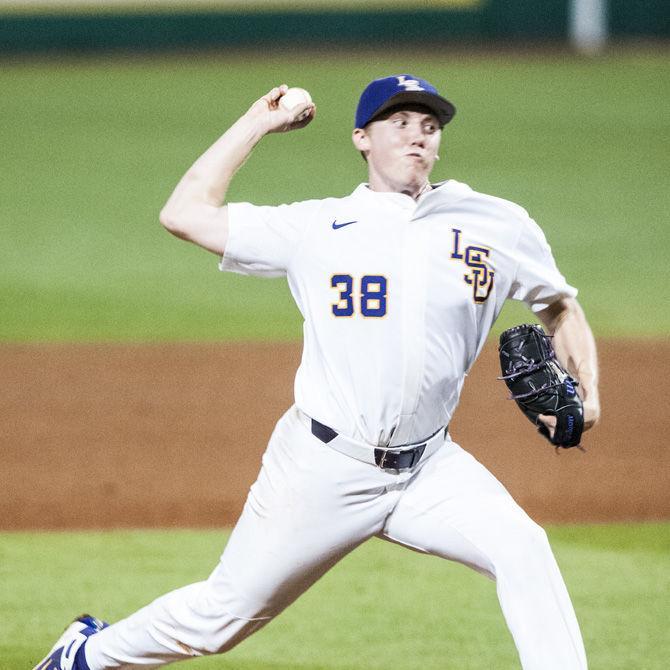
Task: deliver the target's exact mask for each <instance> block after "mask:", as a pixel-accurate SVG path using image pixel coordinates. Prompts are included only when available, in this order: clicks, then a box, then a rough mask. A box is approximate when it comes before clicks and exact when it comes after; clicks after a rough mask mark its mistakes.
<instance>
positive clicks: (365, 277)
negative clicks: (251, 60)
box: [37, 74, 599, 670]
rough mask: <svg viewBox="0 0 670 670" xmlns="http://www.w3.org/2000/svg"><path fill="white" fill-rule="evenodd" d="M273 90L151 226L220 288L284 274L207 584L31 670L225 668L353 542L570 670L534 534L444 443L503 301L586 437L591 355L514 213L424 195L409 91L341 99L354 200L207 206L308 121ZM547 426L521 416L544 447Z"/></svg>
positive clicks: (525, 657) (568, 614) (558, 580)
mask: <svg viewBox="0 0 670 670" xmlns="http://www.w3.org/2000/svg"><path fill="white" fill-rule="evenodd" d="M286 91H287V87H286V86H279V87H277V88H274V89H272V90H271V91H270V92H269V93H267V94H266V95H264V96H263V97H261V98H260V99H259V100H257V101H256V102H255V103H254V104H253V105H252V106H251V108H250V109H249V110H248V111H247V112H246V113H245V114H244V115H243V116H242V117H241V118H240V119H239V120H238V121H237V122H236V123H234V124H233V126H232V127H231V128H230V129H229V130H228V131H227V132H226V133H225V134H224V135H223V136H222V137H221V138H220V139H219V140H217V141H216V142H215V143H214V144H213V145H212V146H211V147H210V148H209V149H208V150H207V151H206V152H205V153H204V154H203V155H202V156H201V157H200V158H199V159H198V160H197V161H196V162H195V164H194V165H193V166H192V167H191V168H190V169H189V170H188V172H187V173H186V174H185V175H184V177H183V178H182V180H181V181H180V182H179V184H178V185H177V187H176V188H175V190H174V192H173V194H172V195H171V197H170V199H169V200H168V202H167V204H166V205H165V207H164V209H163V211H162V212H161V217H160V218H161V222H162V223H163V225H164V226H165V227H166V228H167V229H168V230H169V231H170V232H171V233H173V234H175V235H176V236H178V237H180V238H182V239H185V240H189V241H191V242H194V243H195V244H197V245H200V246H201V247H204V248H205V249H207V250H209V251H211V252H213V253H215V254H216V255H217V256H218V257H219V258H220V263H219V267H220V269H221V270H226V271H232V272H239V273H242V274H251V275H258V276H263V277H276V276H286V277H287V278H288V283H289V286H290V289H291V292H292V294H293V297H294V299H295V301H296V303H297V305H298V307H299V308H300V311H301V314H302V316H303V318H304V351H303V356H302V361H301V364H300V367H299V369H298V372H297V376H296V380H295V404H294V405H293V406H292V407H291V408H290V409H289V410H288V411H287V412H286V413H285V414H284V416H282V417H281V418H280V419H279V421H278V422H277V425H276V427H275V430H274V432H273V434H272V437H271V439H270V442H269V445H268V448H267V451H266V452H265V454H264V456H263V463H262V468H261V470H260V473H259V476H258V479H257V481H256V482H255V483H254V484H253V486H252V487H251V490H250V492H249V496H248V499H247V502H246V504H245V507H244V510H243V512H242V515H241V517H240V519H239V521H238V523H237V525H236V527H235V529H234V530H233V532H232V535H231V536H230V539H229V541H228V544H227V546H226V548H225V551H224V553H223V555H222V557H221V560H220V562H219V564H218V565H217V566H216V568H215V569H214V571H213V572H212V574H211V575H210V576H209V578H208V579H207V580H206V581H203V582H200V583H197V584H191V585H190V586H186V587H184V588H181V589H178V590H176V591H174V592H172V593H168V594H167V595H165V596H162V597H160V598H158V599H157V600H156V601H154V602H153V603H151V604H149V605H148V606H146V607H144V608H143V609H141V610H139V611H138V612H136V613H135V614H132V615H131V616H129V617H128V618H126V619H124V620H122V621H119V622H118V623H115V624H113V625H107V624H106V623H104V622H102V621H100V620H98V619H95V618H93V617H90V616H85V617H82V618H80V619H78V620H76V621H75V622H74V623H73V624H72V625H71V626H70V627H69V628H68V629H67V630H66V632H65V633H64V634H63V636H62V637H61V638H60V639H59V640H58V642H57V643H56V645H55V646H54V648H53V649H52V650H51V651H50V652H49V654H48V656H47V657H46V658H45V659H44V660H43V661H42V662H41V663H40V664H39V665H38V666H37V668H39V669H40V670H46V669H47V668H50V669H58V670H73V669H74V670H102V669H103V668H149V667H152V668H153V667H159V666H161V665H163V664H167V663H170V662H173V661H178V660H184V659H188V658H191V657H197V656H203V655H207V654H220V653H223V652H226V651H228V650H229V649H231V648H232V647H234V646H235V645H237V644H238V643H239V642H241V641H242V640H244V639H245V638H246V637H247V636H249V635H251V634H252V633H253V632H255V631H257V630H258V629H259V628H261V627H262V626H264V625H265V624H266V623H268V622H269V621H270V620H271V619H272V618H273V617H275V616H277V615H278V614H279V613H280V612H281V611H282V610H283V609H284V608H286V607H287V606H288V605H289V604H290V603H292V602H293V601H294V600H295V599H296V598H297V597H298V596H300V594H302V593H303V592H304V591H305V590H306V589H307V588H309V586H310V585H312V584H313V583H314V582H316V581H317V580H318V579H319V578H320V577H321V576H322V575H323V574H324V573H325V572H326V571H327V570H328V569H329V568H331V567H332V566H333V565H334V564H335V563H337V562H338V561H339V560H340V559H341V558H342V557H343V556H345V555H346V554H347V553H348V552H350V551H351V550H353V549H354V548H355V547H357V546H358V545H360V544H361V543H363V542H365V541H366V540H367V539H369V538H370V537H372V536H376V537H379V538H382V539H386V540H389V541H391V542H394V543H398V544H402V545H404V546H406V547H409V548H411V549H414V550H417V551H420V552H424V553H428V554H434V555H437V556H442V557H444V558H447V559H449V560H453V561H459V562H461V563H463V564H465V565H467V566H469V567H471V568H473V569H474V570H477V571H478V572H481V573H483V574H484V575H487V576H488V577H490V578H491V579H494V580H495V581H496V584H497V593H498V597H499V601H500V605H501V608H502V613H503V615H504V617H505V620H506V622H507V625H508V627H509V630H510V631H511V634H512V636H513V639H514V642H515V644H516V647H517V650H518V653H519V657H520V662H521V666H522V667H523V668H524V669H525V670H577V669H580V670H581V669H584V668H586V656H585V652H584V647H583V643H582V639H581V635H580V631H579V626H578V623H577V619H576V617H575V614H574V611H573V608H572V604H571V602H570V598H569V596H568V593H567V590H566V588H565V585H564V582H563V579H562V577H561V574H560V572H559V569H558V567H557V565H556V561H555V560H554V557H553V554H552V551H551V549H550V547H549V544H548V542H547V537H546V535H545V533H544V531H543V530H542V529H541V528H540V527H539V526H538V525H537V524H535V523H534V522H533V521H532V520H531V519H530V518H529V517H528V516H527V515H526V513H525V512H524V511H523V510H522V509H521V508H520V507H519V506H518V505H517V504H516V503H515V501H514V500H513V499H512V498H511V496H510V495H509V493H508V492H507V491H506V490H505V488H504V487H503V486H502V485H501V484H500V483H499V482H498V481H497V480H496V479H495V478H494V477H493V476H492V475H491V474H490V473H489V472H488V470H487V469H486V468H485V467H484V466H483V465H481V464H480V463H479V462H477V461H476V460H475V459H474V458H473V457H472V456H471V455H470V454H469V453H467V452H466V451H465V450H463V449H462V448H461V447H460V446H459V445H457V444H456V443H454V442H453V440H452V439H451V437H450V434H449V422H450V420H451V417H452V415H453V413H454V410H455V408H456V405H457V403H458V398H459V394H460V391H461V387H462V385H463V380H464V377H465V375H466V373H467V371H468V370H469V369H470V367H471V366H472V364H473V363H474V361H475V359H476V358H477V355H478V354H479V352H480V350H481V349H482V347H483V346H484V343H485V341H486V338H487V335H488V333H489V330H490V328H491V325H492V324H493V322H494V321H495V319H496V317H497V316H498V314H499V313H500V310H501V308H502V306H503V303H504V301H505V300H506V299H507V298H512V299H516V300H523V301H524V302H526V303H527V304H528V306H529V307H530V308H531V310H532V311H533V312H534V313H535V314H536V315H537V317H538V318H539V319H540V320H541V321H542V322H543V323H544V325H545V327H546V328H547V329H548V330H549V331H550V332H551V333H553V335H554V340H553V341H554V346H555V349H556V352H557V355H558V358H559V359H560V360H561V361H562V362H563V363H564V365H566V366H567V367H568V368H569V369H570V371H571V373H572V375H573V376H574V377H576V378H578V379H579V382H580V384H581V386H580V389H581V394H582V399H583V401H584V420H585V428H587V429H588V428H590V427H591V426H592V425H593V424H594V423H595V422H596V420H597V419H598V415H599V405H598V389H597V364H596V352H595V344H594V340H593V336H592V334H591V331H590V329H589V327H588V325H587V322H586V320H585V317H584V314H583V312H582V310H581V309H580V307H579V305H578V303H577V302H576V300H575V295H576V291H575V289H574V288H572V287H571V286H570V285H568V284H567V283H566V281H565V279H564V277H563V276H562V275H561V274H560V272H559V271H558V269H557V267H556V264H555V262H554V259H553V257H552V254H551V251H550V248H549V246H548V245H547V242H546V240H545V238H544V235H543V234H542V232H541V231H540V229H539V228H538V226H537V225H536V224H535V222H534V221H533V220H532V219H531V218H530V217H529V215H528V214H527V213H526V211H525V210H524V209H522V208H521V207H519V206H518V205H515V204H513V203H511V202H508V201H506V200H502V199H500V198H496V197H492V196H489V195H483V194H481V193H477V192H476V191H474V190H472V189H471V188H470V187H469V186H466V185H465V184H463V183H459V182H457V181H453V180H447V181H444V182H442V183H436V184H432V183H431V182H430V181H429V175H430V173H431V169H432V167H433V165H434V163H435V161H436V160H437V157H438V156H437V153H438V149H439V145H440V138H441V134H442V129H443V127H444V126H445V125H446V124H447V123H449V121H451V119H452V118H453V116H454V113H455V109H454V106H453V105H452V104H451V103H450V102H449V101H448V100H446V99H445V98H444V97H442V96H441V95H439V94H438V92H437V90H436V89H435V88H434V87H433V86H432V85H431V84H430V83H428V82H427V81H424V80H423V79H420V78H418V77H414V76H411V75H409V74H405V75H398V76H390V77H385V78H382V79H377V80H375V81H373V82H371V83H370V84H369V85H368V86H367V88H365V90H364V91H363V93H362V95H361V97H360V101H359V104H358V108H357V110H356V117H355V124H354V125H355V128H354V131H353V144H354V147H355V148H356V149H357V150H358V151H359V152H360V153H361V154H362V155H363V157H364V158H365V161H366V163H367V171H368V182H367V183H364V184H361V185H360V186H358V187H357V188H356V189H355V190H354V191H353V193H351V195H348V196H345V197H341V198H326V199H323V200H308V201H304V202H296V203H293V204H284V205H280V206H276V207H275V206H257V205H253V204H249V203H232V204H225V197H226V191H227V189H228V186H229V183H230V181H231V179H232V177H233V175H234V174H235V172H236V171H237V169H238V168H239V167H240V166H241V165H242V164H243V163H244V161H245V160H246V159H247V158H248V157H249V155H250V153H251V151H252V149H253V148H254V146H255V145H256V144H257V143H258V142H259V141H260V140H261V139H262V138H263V137H264V136H265V135H266V134H268V133H271V132H280V131H290V130H294V129H298V128H302V127H303V126H306V125H307V124H309V123H310V122H311V121H312V120H313V119H314V117H315V113H316V108H315V106H314V105H313V104H312V103H309V102H304V103H302V104H299V105H297V106H295V107H293V108H292V109H285V108H284V106H283V105H281V104H279V103H280V100H281V98H282V96H283V95H285V94H286ZM305 113H306V116H305ZM303 117H304V118H303ZM553 420H554V418H553V417H548V416H546V417H544V418H543V421H544V422H545V425H546V426H547V429H548V430H550V431H551V430H552V429H553V426H552V421H553ZM445 634H448V632H446V631H445Z"/></svg>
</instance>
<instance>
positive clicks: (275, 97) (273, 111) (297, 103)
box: [249, 84, 316, 133]
mask: <svg viewBox="0 0 670 670" xmlns="http://www.w3.org/2000/svg"><path fill="white" fill-rule="evenodd" d="M289 90H291V91H302V89H289V87H288V86H287V85H286V84H282V85H281V86H276V87H275V88H273V89H272V90H270V91H268V92H267V93H266V94H265V95H264V96H262V97H261V98H259V99H258V100H257V101H256V102H255V103H254V104H253V105H252V106H251V109H250V110H249V113H250V114H252V115H253V116H255V117H256V118H257V119H258V121H259V123H261V124H263V130H264V132H266V133H283V132H287V131H289V130H298V129H299V128H304V127H305V126H306V125H307V124H309V123H310V122H311V121H312V119H313V118H314V116H315V114H316V105H314V103H313V102H312V100H311V98H310V97H309V94H308V93H307V92H306V91H305V92H304V93H305V95H304V96H303V97H302V98H301V97H300V96H296V97H295V98H293V96H290V97H291V98H292V103H291V104H290V105H285V104H282V98H284V97H285V96H286V95H287V93H289Z"/></svg>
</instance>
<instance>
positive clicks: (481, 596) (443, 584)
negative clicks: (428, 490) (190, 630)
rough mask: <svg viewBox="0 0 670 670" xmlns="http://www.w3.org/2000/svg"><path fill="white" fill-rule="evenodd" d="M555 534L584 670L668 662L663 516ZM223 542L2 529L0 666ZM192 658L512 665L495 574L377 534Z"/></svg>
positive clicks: (208, 535)
mask: <svg viewBox="0 0 670 670" xmlns="http://www.w3.org/2000/svg"><path fill="white" fill-rule="evenodd" d="M549 536H550V539H551V542H552V546H553V547H554V551H555V553H556V556H557V558H558V561H559V564H560V565H561V570H562V572H563V575H564V578H565V580H566V582H567V584H568V588H569V590H570V592H571V596H572V599H573V603H574V605H575V609H576V611H577V615H578V617H579V619H580V622H581V627H582V633H583V636H584V640H585V644H586V647H587V652H588V655H589V661H590V668H591V670H630V668H636V670H664V669H665V668H667V659H668V657H669V656H670V638H668V635H667V630H666V628H667V621H668V619H669V617H670V570H669V568H670V565H669V559H668V556H669V555H670V524H668V523H656V524H636V525H633V524H630V525H611V526H564V527H553V528H550V529H549ZM224 543H225V535H224V534H222V533H221V532H219V531H195V530H172V531H156V530H151V531H117V532H109V533H102V532H77V533H72V532H68V533H2V534H0V583H2V590H0V612H2V626H1V627H0V668H2V669H3V670H5V669H10V668H11V669H16V668H24V667H30V664H31V663H32V662H35V660H36V659H38V658H39V657H40V656H41V654H42V653H43V652H44V650H45V649H46V648H48V647H49V646H50V643H51V642H52V641H53V638H54V636H55V635H56V634H57V633H58V632H59V630H60V629H61V628H62V627H63V625H64V624H65V623H66V622H67V621H68V618H70V617H71V616H72V615H73V614H77V613H79V612H81V611H91V612H92V613H95V614H97V615H98V616H102V617H105V618H109V619H110V620H116V619H118V618H120V617H122V616H124V615H126V614H129V613H130V612H132V611H134V610H135V609H136V608H138V607H140V606H141V605H143V604H145V603H146V602H147V601H149V600H151V599H152V598H154V597H155V596H158V595H160V594H162V593H164V592H165V591H167V590H170V589H172V588H176V587H178V586H182V585H184V584H186V583H189V582H191V581H198V580H201V579H203V578H205V577H206V576H207V574H208V573H209V571H210V570H211V568H212V567H213V566H214V565H215V564H216V561H217V560H218V556H219V553H220V551H221V549H222V547H223V545H224ZM408 576H409V578H408ZM399 631H403V633H402V634H399ZM189 667H193V668H194V669H195V668H203V669H204V668H230V669H231V670H233V669H240V668H241V669H242V670H292V669H295V668H304V669H305V670H330V669H332V670H354V669H360V668H368V669H369V670H396V669H397V670H401V669H402V670H432V669H433V668H435V670H438V669H440V670H443V669H449V668H459V669H466V670H489V669H491V668H494V669H495V670H507V669H513V668H518V661H517V660H516V652H515V649H514V646H513V643H512V641H511V637H510V635H509V633H508V632H507V629H506V627H505V624H504V621H503V619H502V615H501V614H500V611H499V608H498V604H497V599H496V595H495V587H494V584H493V583H492V582H489V581H488V580H486V579H485V578H483V577H481V576H480V575H477V574H475V573H473V572H471V571H469V570H468V569H466V568H464V567H462V566H460V565H457V564H453V563H449V562H446V561H441V560H439V559H436V558H432V557H426V556H421V555H418V554H414V553H412V552H409V551H407V550H405V549H402V548H400V547H397V546H395V545H389V544H388V543H383V542H381V541H379V540H372V541H370V542H369V543H367V544H366V545H364V546H363V547H361V548H359V549H358V550H356V551H355V552H353V553H352V554H351V555H350V556H348V557H347V558H346V559H345V560H344V561H343V562H342V563H340V564H339V565H337V566H336V567H335V568H334V569H333V570H332V571H331V572H330V573H328V574H327V575H326V576H325V577H324V578H323V579H322V580H321V581H320V582H318V583H317V584H316V585H315V586H314V587H313V588H312V589H311V590H310V591H308V592H307V594H305V595H304V596H303V597H302V598H300V599H299V600H298V602H297V603H296V604H295V605H293V606H292V607H291V608H289V609H288V610H287V611H286V612H285V613H284V614H283V615H282V616H280V617H279V618H278V619H277V620H275V621H274V622H273V623H272V624H270V626H268V627H267V628H265V629H264V630H262V631H261V632H259V633H258V634H257V635H255V636H253V637H252V638H250V639H249V640H248V641H246V642H245V643H244V644H242V645H241V646H239V647H237V648H236V649H234V650H233V651H232V652H230V653H229V654H227V655H225V656H223V657H218V658H215V659H213V658H209V659H200V660H198V661H194V662H193V663H192V664H191V665H189Z"/></svg>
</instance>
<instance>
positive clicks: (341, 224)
mask: <svg viewBox="0 0 670 670" xmlns="http://www.w3.org/2000/svg"><path fill="white" fill-rule="evenodd" d="M352 223H358V221H347V222H346V223H337V219H335V221H333V230H337V229H338V228H344V226H350V225H351V224H352Z"/></svg>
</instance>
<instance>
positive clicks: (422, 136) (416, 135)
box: [409, 123, 426, 148]
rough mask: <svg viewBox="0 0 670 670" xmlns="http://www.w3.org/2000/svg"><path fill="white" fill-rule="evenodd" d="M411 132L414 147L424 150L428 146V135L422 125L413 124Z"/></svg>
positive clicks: (411, 141)
mask: <svg viewBox="0 0 670 670" xmlns="http://www.w3.org/2000/svg"><path fill="white" fill-rule="evenodd" d="M410 128H411V132H410V137H409V139H410V143H411V145H412V146H413V147H421V148H424V147H425V146H426V133H425V131H424V128H423V124H421V123H413V124H412V125H411V126H410Z"/></svg>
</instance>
